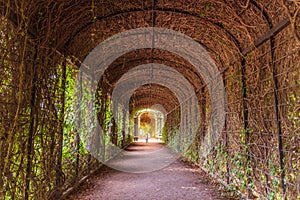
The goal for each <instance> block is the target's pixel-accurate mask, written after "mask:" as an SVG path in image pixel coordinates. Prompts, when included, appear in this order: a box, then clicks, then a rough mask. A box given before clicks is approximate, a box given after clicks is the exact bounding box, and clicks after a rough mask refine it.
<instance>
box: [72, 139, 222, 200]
mask: <svg viewBox="0 0 300 200" xmlns="http://www.w3.org/2000/svg"><path fill="white" fill-rule="evenodd" d="M158 152H160V153H158ZM145 155H147V156H146V158H145ZM175 155H176V154H174V153H171V152H170V151H169V150H167V148H166V147H165V146H164V145H163V144H160V143H140V142H139V143H134V144H133V145H131V146H129V147H128V148H127V150H126V151H124V152H123V153H122V154H120V155H119V156H118V157H116V158H115V159H113V160H112V161H111V163H110V164H112V165H114V166H115V167H116V166H117V167H120V166H123V167H124V166H125V168H126V169H130V170H132V169H135V168H139V167H143V169H149V168H151V167H153V165H155V164H157V163H158V162H163V161H164V159H165V161H166V160H167V161H169V160H168V156H175ZM151 156H154V158H152V157H151ZM155 156H156V157H155ZM164 156H167V158H166V157H164ZM176 156H177V155H176ZM177 157H178V156H177ZM155 159H158V160H155ZM151 162H153V163H155V164H153V163H151ZM148 165H150V167H149V166H148ZM117 167H116V168H117ZM139 170H140V169H139ZM140 171H141V170H140ZM68 199H84V200H88V199H89V200H94V199H105V200H144V199H145V200H146V199H147V200H150V199H151V200H155V199H157V200H177V199H180V200H186V199H188V200H193V199H195V200H196V199H197V200H199V199H200V200H202V199H203V200H210V199H226V198H222V197H221V195H220V192H219V191H218V190H217V185H215V184H212V183H211V181H210V179H209V178H208V176H207V174H206V173H205V172H203V171H202V170H200V169H199V168H197V167H193V166H190V165H188V164H186V163H184V162H181V161H180V159H176V160H175V161H173V162H171V163H170V164H169V165H168V166H166V167H164V168H160V169H158V170H155V171H151V172H145V173H142V172H140V173H128V172H124V171H118V170H116V169H113V168H110V167H107V166H103V167H102V168H101V169H100V170H99V171H98V172H97V173H96V174H95V175H94V176H93V177H91V178H90V179H88V180H87V182H86V183H84V184H83V185H82V186H80V187H79V188H78V190H77V192H75V193H73V194H72V195H71V196H69V198H68Z"/></svg>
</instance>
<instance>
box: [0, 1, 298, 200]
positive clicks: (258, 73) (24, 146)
mask: <svg viewBox="0 0 300 200" xmlns="http://www.w3.org/2000/svg"><path fill="white" fill-rule="evenodd" d="M0 13H1V18H0V23H1V25H0V27H1V29H0V45H1V48H0V51H1V54H0V56H1V59H0V62H1V67H0V96H1V98H0V122H1V126H0V172H1V176H0V198H1V199H49V198H51V196H53V194H54V193H55V194H59V195H58V196H63V195H66V194H68V191H70V190H71V189H72V188H75V187H76V186H77V185H78V184H79V183H80V182H81V181H82V180H84V179H86V177H88V176H89V175H90V174H92V173H93V172H94V171H95V170H97V169H98V168H99V167H100V166H101V165H102V163H101V162H100V161H99V159H98V160H97V159H96V158H95V156H93V155H92V154H91V153H90V152H89V151H87V149H86V148H85V145H84V141H82V139H81V137H80V135H81V134H83V133H82V132H84V133H88V134H89V133H90V132H92V133H93V134H92V137H93V140H94V141H96V142H95V143H94V144H93V145H94V146H93V148H96V150H97V152H98V153H99V152H100V154H101V156H102V157H103V159H104V160H105V159H108V158H110V156H111V155H112V154H113V152H111V151H112V150H111V149H109V148H107V144H108V143H113V144H114V145H115V146H118V147H119V148H123V147H125V146H126V145H128V144H129V143H130V142H132V138H133V136H135V135H134V134H135V128H136V124H135V123H136V116H141V113H143V109H146V110H147V109H148V110H149V109H150V110H151V109H152V110H155V111H157V112H159V113H162V114H163V116H164V120H165V121H164V126H163V130H162V139H163V140H164V141H165V143H166V144H167V145H168V144H169V145H170V146H171V147H172V145H173V144H175V146H176V147H174V148H177V150H178V151H179V152H180V153H181V154H182V155H183V156H184V157H185V158H187V159H189V160H190V161H192V162H194V163H195V164H197V165H199V166H200V167H201V168H203V169H205V170H206V171H207V172H208V173H210V174H211V175H212V176H213V177H214V178H215V179H217V180H219V181H220V182H221V183H223V184H224V185H225V186H226V187H228V188H231V189H233V190H235V191H239V192H240V193H241V194H244V195H246V196H248V198H251V197H259V198H262V199H263V198H266V199H297V198H300V172H299V169H300V148H299V147H300V146H299V145H300V126H299V124H300V123H299V122H300V96H299V94H300V64H299V63H300V2H299V1H298V0H260V1H258V0H241V1H237V0H226V1H225V0H179V1H175V0H145V1H139V0H135V1H126V0H123V1H116V0H109V1H104V0H84V1H83V0H82V1H75V0H64V1H56V0H14V1H12V0H1V1H0ZM145 27H146V28H148V29H146V30H150V31H151V30H152V28H153V27H155V28H164V29H167V30H172V31H173V32H176V33H181V34H184V35H186V36H188V37H189V38H191V39H192V40H193V41H194V42H195V43H196V44H197V45H200V46H201V47H202V48H203V49H204V50H205V51H206V55H207V56H209V57H210V58H211V60H212V61H213V63H214V65H215V66H216V69H217V70H218V71H219V74H218V78H219V80H221V82H219V85H220V84H221V85H223V86H224V91H225V93H224V94H225V95H222V94H223V93H221V94H220V93H212V92H211V91H214V88H215V87H216V85H212V83H211V82H208V81H207V79H206V78H205V75H204V74H203V73H204V72H203V71H201V70H200V71H199V70H198V69H197V68H196V67H195V65H194V64H193V63H192V62H193V61H194V60H193V59H192V58H191V59H190V60H189V59H186V58H184V57H183V56H182V55H180V54H179V53H177V52H175V51H173V52H172V51H168V50H167V49H163V48H155V46H152V47H151V46H150V47H149V48H148V47H145V48H144V47H143V48H139V49H135V50H131V51H125V52H123V53H121V54H120V55H119V54H115V55H114V56H115V57H116V59H114V60H112V61H109V62H107V63H105V64H107V66H106V68H105V70H104V71H103V75H102V76H101V79H99V80H97V79H98V77H94V78H95V80H92V81H96V82H97V83H96V85H97V89H96V91H97V92H94V93H93V92H91V91H90V90H89V88H88V87H85V86H84V84H85V81H86V80H85V77H84V75H82V70H81V69H82V66H83V64H84V61H85V59H86V58H87V57H88V56H89V55H91V54H90V52H92V51H93V50H94V49H97V46H98V45H99V44H101V43H104V42H106V41H107V40H108V41H112V40H111V39H110V38H112V37H113V36H115V35H116V34H120V33H124V32H125V33H126V31H131V30H136V29H137V28H145ZM140 30H141V29H140ZM153 30H154V29H153ZM159 30H162V29H159ZM173 32H172V33H173ZM137 37H138V36H137ZM172 37H173V36H172ZM145 38H146V36H145ZM173 38H174V41H176V36H174V37H173ZM114 39H116V40H117V39H118V37H115V38H114ZM145 40H146V39H145ZM174 41H169V43H170V46H172V44H174V45H173V46H176V44H175V43H174ZM131 42H132V43H134V44H136V43H139V42H141V41H139V40H138V39H137V40H136V41H131ZM146 42H147V41H146ZM152 42H153V41H152ZM116 43H117V42H116ZM141 43H142V42H141ZM137 45H138V44H137ZM166 45H167V44H166ZM179 45H180V44H179ZM141 46H143V45H141ZM145 46H146V45H145ZM122 48H123V47H122ZM176 48H181V47H180V46H179V47H176ZM184 48H185V47H182V51H185V49H184ZM107 51H108V53H110V52H109V51H114V49H113V48H108V49H107ZM112 53H113V52H112ZM187 54H188V53H187ZM202 55H204V54H202ZM114 56H112V57H113V58H114ZM99 57H100V58H97V59H96V60H97V62H98V63H100V62H102V61H101V59H102V58H101V56H99ZM107 57H109V56H107ZM107 59H110V58H107ZM202 68H203V69H204V71H205V69H208V67H207V66H205V65H204V66H202ZM202 68H201V69H202ZM95 73H96V72H95ZM155 78H156V79H155ZM154 79H155V80H156V81H154ZM125 86H126V87H125ZM190 92H192V94H194V96H193V97H195V99H193V98H192V97H191V96H190ZM118 94H121V95H119V96H118ZM114 96H117V97H118V98H119V99H117V100H116V101H115V100H114ZM222 99H223V100H224V102H225V104H224V105H223V108H218V109H221V110H222V109H224V110H225V116H226V117H225V121H224V126H222V128H221V129H220V130H219V129H217V132H218V135H217V136H218V137H216V136H215V135H214V133H215V132H214V129H213V128H212V127H211V125H212V124H213V125H214V122H216V123H218V122H219V121H218V120H216V121H215V118H216V115H214V111H215V108H214V106H215V105H216V104H214V102H215V103H218V102H220V101H223V100H222ZM78 101H79V102H95V105H94V104H93V105H94V106H92V108H91V105H90V104H88V103H82V104H75V105H74V104H73V102H78ZM195 101H196V105H197V108H198V109H199V110H198V111H197V112H196V111H195V110H194V109H193V107H192V106H189V105H192V104H194V103H195ZM193 102H194V103H193ZM76 105H79V106H76ZM124 105H127V108H126V106H124ZM184 105H188V106H184ZM183 108H184V109H183ZM185 108H186V109H185ZM87 110H93V112H95V113H96V115H97V119H96V120H97V121H98V122H99V124H100V126H101V130H99V128H98V127H94V126H83V128H82V129H78V128H76V127H78V124H80V123H85V119H87V116H88V115H90V114H91V113H88V112H87ZM74 113H75V114H74ZM144 113H146V111H144ZM150 114H151V113H150ZM150 114H148V116H146V117H145V116H144V118H143V120H144V122H147V121H149V120H150V121H151V117H149V116H150ZM147 117H148V118H147ZM195 121H196V122H197V126H196V128H194V127H191V126H189V124H191V123H192V122H195ZM194 125H195V124H194ZM194 125H193V126H194ZM180 126H183V127H180ZM98 132H103V133H104V134H102V135H98V134H97V133H98ZM178 132H180V133H179V137H177V138H175V136H174V135H176V134H177V135H178ZM190 132H195V137H193V138H192V141H191V144H189V145H188V148H182V146H185V144H184V142H185V140H184V139H182V138H181V137H180V135H181V134H182V135H186V134H189V133H190ZM94 133H95V134H94ZM174 138H175V139H174ZM205 138H209V139H208V140H205ZM211 140H213V142H212V143H211V144H210V145H212V148H211V149H209V150H207V152H206V153H205V154H204V153H203V148H204V147H205V146H207V145H208V144H207V142H208V143H209V142H211Z"/></svg>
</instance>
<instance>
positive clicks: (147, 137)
mask: <svg viewBox="0 0 300 200" xmlns="http://www.w3.org/2000/svg"><path fill="white" fill-rule="evenodd" d="M148 139H149V136H148V133H147V134H146V143H148Z"/></svg>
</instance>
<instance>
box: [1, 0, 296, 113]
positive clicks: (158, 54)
mask: <svg viewBox="0 0 300 200" xmlns="http://www.w3.org/2000/svg"><path fill="white" fill-rule="evenodd" d="M0 2H1V3H0V8H1V12H2V14H4V15H6V16H7V17H8V18H9V19H10V21H11V22H12V23H13V24H14V25H15V26H16V27H17V28H18V29H19V30H22V29H26V30H27V32H28V33H29V35H30V40H31V41H32V42H33V43H34V44H36V45H37V46H39V48H45V49H51V50H52V52H53V51H56V52H60V53H61V54H63V55H64V56H71V57H72V58H75V59H74V62H77V61H79V63H80V62H82V61H83V60H84V59H85V57H86V56H87V55H88V54H89V52H91V51H92V50H93V49H94V48H95V47H96V46H97V45H98V44H100V43H101V42H103V41H105V40H106V39H108V38H109V37H111V36H113V35H115V34H117V33H120V32H123V31H126V30H130V29H134V28H140V27H163V28H168V29H172V30H175V31H179V32H181V33H183V34H185V35H187V36H189V37H191V38H193V39H194V40H195V41H197V42H198V43H199V44H201V45H202V46H203V47H204V48H205V49H206V50H207V51H208V52H209V54H210V55H211V57H212V58H213V59H214V60H215V63H216V64H217V66H218V68H219V70H220V71H222V70H223V69H224V68H226V67H230V63H232V62H233V61H235V60H237V59H238V58H239V57H241V56H244V55H243V54H242V52H243V51H245V49H247V48H249V47H253V46H254V43H255V41H256V40H257V39H258V38H260V37H262V36H263V35H265V33H266V32H268V31H269V30H270V29H271V28H272V27H273V26H275V25H276V24H278V23H280V22H281V21H282V20H283V19H285V18H286V17H289V18H290V20H291V22H292V23H293V24H294V26H293V27H294V28H295V30H296V31H295V32H296V34H297V28H298V26H299V24H297V22H299V21H300V20H298V21H297V20H296V19H299V16H298V15H299V14H298V15H297V13H296V11H297V10H298V9H299V1H296V0H295V1H283V0H238V1H237V0H133V1H132V0H130V1H129V0H123V1H120V0H63V1H61V0H23V1H22V0H15V1H7V0H5V1H4V0H1V1H0ZM24 16H25V17H24ZM293 19H294V21H292V20H293ZM49 55H50V54H49ZM51 56H55V55H54V54H51ZM152 62H154V63H160V64H164V65H167V66H170V67H172V68H174V69H176V70H177V71H178V72H179V73H181V74H182V75H183V76H184V77H185V78H186V79H187V80H188V81H189V82H190V84H191V85H192V87H193V88H194V89H195V90H199V89H200V88H201V87H203V84H204V83H203V80H202V78H201V75H200V74H198V73H197V72H196V70H194V68H193V66H192V65H191V64H189V63H188V62H187V61H186V60H184V59H182V58H181V57H179V56H177V55H175V54H172V53H170V52H166V51H162V50H153V49H144V50H138V51H134V52H130V53H127V54H125V55H123V56H122V57H120V58H119V59H117V60H116V61H115V62H113V63H112V64H111V65H110V66H109V68H108V69H107V70H106V72H105V79H102V80H101V81H102V82H103V84H104V85H106V87H105V88H108V91H111V90H112V89H113V87H114V86H115V83H116V82H117V81H118V80H119V79H120V78H121V77H122V75H123V74H124V73H126V72H127V71H129V70H130V69H132V68H134V67H136V66H139V65H141V64H145V63H152ZM174 81H176V80H174ZM145 88H147V87H146V86H145V87H144V88H141V89H140V90H137V91H139V93H141V94H142V95H136V98H137V99H135V103H136V105H139V106H145V107H147V106H148V107H149V106H151V105H153V104H154V103H157V101H158V99H161V101H162V102H170V101H173V100H174V95H173V94H172V93H171V92H170V91H168V90H167V89H164V87H161V86H159V85H153V87H151V91H152V90H153V91H152V92H153V93H155V91H161V90H163V91H164V92H165V93H166V95H165V96H164V97H162V95H160V94H159V93H160V92H157V96H158V97H159V98H153V102H151V101H149V100H148V103H145V102H147V101H146V100H145V98H146V97H148V96H149V91H150V90H149V89H145ZM152 92H151V93H152ZM143 94H144V95H143ZM139 100H140V103H137V102H138V101H139ZM163 104H166V103H163ZM174 104H178V102H177V103H176V101H175V103H174ZM166 106H167V105H166ZM172 106H175V105H172ZM169 107H170V105H169ZM169 107H168V109H171V108H169Z"/></svg>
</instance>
